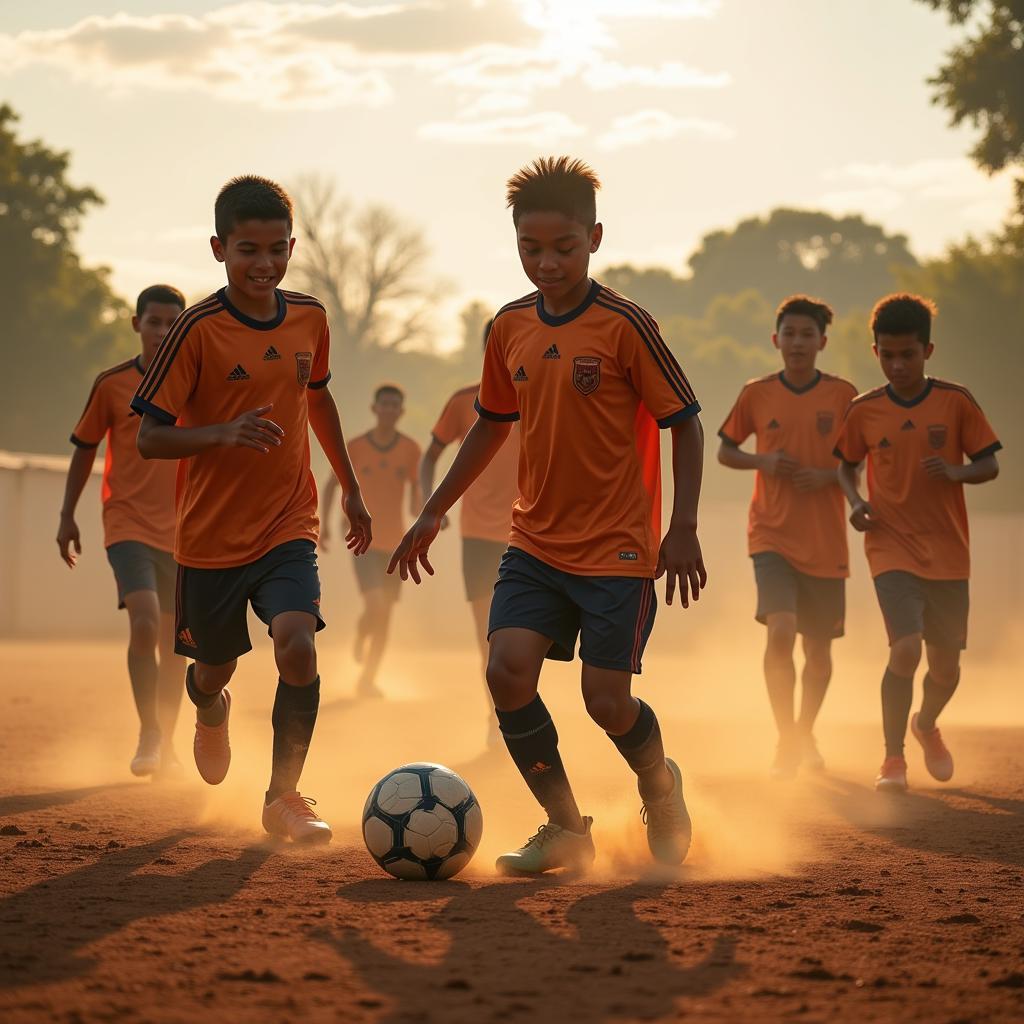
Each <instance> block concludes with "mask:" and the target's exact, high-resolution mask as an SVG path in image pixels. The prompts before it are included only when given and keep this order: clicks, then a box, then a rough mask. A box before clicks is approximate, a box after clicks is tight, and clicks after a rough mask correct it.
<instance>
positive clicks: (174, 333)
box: [131, 310, 202, 424]
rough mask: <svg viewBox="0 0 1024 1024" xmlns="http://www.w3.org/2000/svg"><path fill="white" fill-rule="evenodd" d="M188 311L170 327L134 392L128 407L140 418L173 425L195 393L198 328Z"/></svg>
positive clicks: (197, 368) (198, 341) (199, 336)
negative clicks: (143, 417) (151, 418)
mask: <svg viewBox="0 0 1024 1024" xmlns="http://www.w3.org/2000/svg"><path fill="white" fill-rule="evenodd" d="M189 312H190V311H189V310H186V311H185V312H184V313H182V314H181V316H180V317H178V319H177V320H175V322H174V323H173V324H172V325H171V329H170V330H169V331H168V332H167V337H166V338H164V340H163V341H162V342H161V343H160V348H159V349H158V350H157V353H156V356H155V357H154V359H153V362H152V363H151V364H150V366H149V369H148V370H147V371H146V376H145V377H143V378H142V383H141V384H140V385H139V389H138V391H136V392H135V397H134V398H133V399H132V402H131V407H132V411H133V412H137V413H138V414H139V415H140V416H152V417H153V418H154V419H156V420H159V421H160V422H161V423H167V424H173V423H174V422H175V421H176V420H177V418H178V416H179V415H180V413H181V410H182V408H183V407H184V406H185V404H186V402H188V400H189V398H190V397H191V395H192V392H193V391H194V390H195V387H196V384H197V383H198V381H199V345H200V338H201V330H202V328H201V327H200V326H198V322H197V321H196V320H195V319H193V318H191V317H190V316H189Z"/></svg>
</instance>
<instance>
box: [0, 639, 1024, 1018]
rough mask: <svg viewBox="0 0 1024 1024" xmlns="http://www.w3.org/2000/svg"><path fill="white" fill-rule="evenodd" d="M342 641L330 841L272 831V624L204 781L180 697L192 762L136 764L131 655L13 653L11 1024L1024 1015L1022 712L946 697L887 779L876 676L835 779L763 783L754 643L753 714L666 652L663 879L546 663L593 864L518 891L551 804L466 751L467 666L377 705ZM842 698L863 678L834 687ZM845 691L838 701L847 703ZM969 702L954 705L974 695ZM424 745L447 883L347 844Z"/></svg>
mask: <svg viewBox="0 0 1024 1024" xmlns="http://www.w3.org/2000/svg"><path fill="white" fill-rule="evenodd" d="M346 656H347V652H346V651H345V650H344V649H343V648H341V647H333V648H332V647H324V649H323V653H322V657H321V672H322V674H323V675H324V679H325V684H324V699H323V704H322V711H321V716H320V722H319V725H318V732H317V735H316V737H315V739H314V747H313V749H312V750H311V752H310V760H309V764H308V765H307V771H306V775H305V777H304V784H303V789H304V791H305V792H306V793H308V794H309V795H311V796H315V797H316V798H317V799H318V800H319V805H318V809H319V810H321V811H322V813H323V815H324V817H325V818H327V819H328V820H329V821H331V823H332V824H333V825H334V828H335V840H334V842H333V843H332V844H331V845H330V846H329V847H326V848H321V849H317V850H314V851H304V850H296V849H293V848H289V847H287V846H282V845H275V844H274V843H272V842H270V841H268V840H267V839H266V838H265V837H264V836H263V835H262V833H261V832H260V831H259V806H260V799H261V796H262V788H263V786H264V784H265V776H266V774H267V772H268V768H269V736H270V726H269V707H270V702H271V700H272V693H273V675H272V672H273V669H272V667H271V666H272V659H271V657H270V654H269V651H268V650H267V648H266V643H265V641H262V642H260V643H258V644H257V651H256V652H255V653H254V654H253V655H251V656H250V657H248V658H246V659H244V661H243V665H242V668H241V669H240V671H239V675H238V677H237V678H236V681H235V683H234V684H233V687H232V689H233V691H234V695H235V711H234V712H233V718H232V744H233V749H234V755H235V760H234V763H233V765H232V771H231V774H230V775H229V778H228V780H227V781H226V782H225V783H224V785H223V786H221V787H217V788H216V789H210V788H209V787H205V786H204V785H203V784H202V783H201V782H199V781H198V779H197V777H196V776H195V774H194V770H193V769H192V767H191V763H190V728H189V719H190V715H189V709H188V708H185V709H183V713H182V721H181V723H180V726H179V731H178V747H179V749H180V751H181V753H182V757H183V759H184V760H185V761H186V762H187V764H188V768H189V774H188V776H187V780H186V781H184V782H179V783H174V784H156V783H151V782H146V781H140V780H134V779H132V778H131V777H130V775H129V774H128V771H127V763H128V760H129V758H130V756H131V752H132V749H133V747H134V722H133V711H132V708H131V703H130V699H129V695H128V687H127V682H126V679H125V673H124V668H123V650H122V648H121V647H120V646H119V645H117V644H113V643H96V644H91V645H89V644H87V645H82V644H78V645H72V644H51V645H43V644H31V643H13V642H11V643H4V644H3V645H0V660H2V662H3V665H4V670H3V685H4V703H3V713H2V715H0V832H2V834H0V1020H2V1021H4V1022H5V1024H19V1022H29V1021H32V1022H35V1021H49V1020H55V1021H66V1022H68V1024H72V1022H85V1021H90V1022H91V1021H125V1022H134V1021H146V1022H149V1021H153V1022H172V1021H173V1022H178V1021H180V1022H190V1024H191V1022H203V1021H268V1022H289V1021H302V1022H307V1021H353V1022H355V1021H366V1022H396V1024H397V1022H434V1021H438V1022H441V1021H444V1022H454V1024H460V1022H476V1021H534V1022H537V1021H539V1022H546V1021H565V1020H570V1019H573V1020H576V1021H580V1022H591V1021H594V1022H605V1021H608V1022H613V1021H614V1022H626V1021H641V1020H642V1021H663V1020H664V1021H668V1020H683V1021H776V1020H778V1021H783V1020H785V1021H789V1020H795V1021H857V1022H870V1021H922V1022H929V1024H932V1022H938V1024H953V1022H955V1021H958V1022H968V1021H970V1022H976V1024H980V1022H983V1021H984V1022H987V1021H1021V1020H1024V729H1022V728H1020V727H1019V724H1009V725H1003V726H994V725H993V726H984V725H979V724H957V715H956V710H955V708H954V709H951V712H950V715H949V716H948V717H949V724H948V725H947V727H946V735H947V738H948V740H949V742H950V746H951V747H952V749H953V751H954V753H955V755H956V757H957V776H956V777H955V779H954V781H953V782H952V783H950V784H949V785H946V786H940V785H938V784H936V783H932V782H931V781H930V780H928V779H927V777H926V775H925V772H924V768H923V764H922V762H921V757H920V752H919V751H918V750H916V749H914V748H913V746H912V741H911V748H910V752H909V760H910V765H911V782H912V785H913V787H914V788H913V789H912V791H911V793H910V794H908V795H907V796H906V797H904V798H895V797H889V798H885V797H881V796H879V795H876V794H875V793H874V792H873V791H872V789H871V786H870V784H871V780H872V777H873V775H874V772H875V770H876V769H877V765H878V762H879V760H880V749H879V737H878V732H879V728H878V726H877V724H875V723H874V722H873V721H872V720H871V714H870V708H871V707H873V702H874V700H875V699H876V697H875V695H876V694H877V676H878V672H877V671H876V670H875V669H876V668H877V666H873V665H868V666H866V667H865V668H864V669H863V672H864V682H863V687H864V692H865V693H866V694H868V695H869V697H865V704H864V707H865V708H866V709H867V711H866V712H865V713H864V714H863V715H862V716H860V719H859V721H858V722H857V723H855V724H850V723H849V722H848V721H846V720H845V717H846V716H845V715H840V714H838V713H832V714H830V708H829V705H828V704H827V705H826V712H825V714H824V716H823V721H822V725H821V728H820V730H819V733H820V739H821V746H822V749H823V752H824V753H825V755H826V757H827V758H828V760H829V763H830V772H829V773H828V774H826V775H823V776H820V777H812V778H801V779H799V780H797V781H796V782H795V783H793V784H791V785H779V784H772V783H770V782H769V781H767V779H766V773H765V765H766V764H767V762H768V759H769V758H770V754H771V743H772V738H771V735H770V725H769V724H768V721H767V716H766V713H764V712H763V708H762V706H761V705H762V704H763V695H762V694H761V691H760V689H759V686H760V684H759V681H758V672H757V664H756V659H748V660H751V665H752V668H751V681H750V691H749V692H750V700H749V703H750V705H751V707H752V708H754V709H755V711H750V710H749V709H746V708H745V709H744V711H743V714H742V715H740V716H738V717H736V718H735V719H733V718H730V716H729V709H728V708H719V709H718V713H717V714H712V713H711V712H710V711H709V703H708V699H707V697H706V695H705V697H704V698H702V700H701V701H700V702H697V701H696V700H694V701H688V700H687V699H685V693H686V692H687V691H686V690H685V689H681V688H679V687H677V686H675V683H674V677H675V676H677V675H678V669H677V667H676V666H675V665H673V664H672V663H668V662H659V661H657V660H656V659H654V660H652V667H651V670H650V672H649V677H650V683H649V687H650V689H649V693H650V694H651V695H652V696H649V698H648V699H651V701H652V703H656V704H657V706H658V708H659V714H660V715H661V718H662V722H663V730H664V732H665V735H666V737H667V741H668V746H669V748H670V753H673V754H674V755H675V756H676V757H677V759H678V760H679V761H680V762H681V764H682V765H683V770H684V777H685V779H686V782H687V787H688V798H689V802H690V806H691V812H692V814H693V818H694V824H695V839H694V846H693V849H692V851H691V855H690V858H689V859H688V861H687V864H686V865H685V866H684V867H683V868H682V869H681V870H679V871H678V872H672V873H668V874H659V873H657V872H655V871H653V870H652V868H651V867H650V865H649V863H648V861H647V858H646V856H645V848H644V840H643V834H642V827H641V825H640V821H639V816H638V813H637V812H638V810H639V801H638V799H637V798H636V794H635V791H634V790H633V788H632V782H631V779H630V777H629V775H628V773H627V772H626V770H625V768H624V766H623V765H622V764H621V762H620V761H619V760H618V759H617V757H616V755H615V753H614V750H613V748H612V747H611V745H610V744H609V743H608V741H607V739H606V738H604V737H603V736H602V735H600V733H599V732H598V730H596V728H594V727H593V726H591V725H590V723H589V722H587V721H586V720H584V719H582V716H581V713H580V707H579V698H578V694H577V693H575V692H574V690H573V679H574V674H573V673H574V671H575V670H573V669H571V668H569V667H565V666H560V667H557V668H556V669H555V670H553V671H552V673H551V675H550V678H549V677H547V676H546V679H545V687H546V688H545V696H546V699H548V703H549V705H550V706H551V707H552V710H553V712H554V713H555V716H556V721H557V722H558V725H559V731H560V733H561V734H562V736H563V752H564V755H565V759H566V762H567V765H568V767H569V770H570V774H571V775H572V777H573V778H574V780H575V781H576V785H577V790H578V792H579V795H580V802H581V805H582V806H583V809H584V811H585V812H587V813H592V814H593V815H594V817H595V822H596V823H595V838H596V841H597V843H598V846H599V859H598V863H597V865H596V867H595V871H594V872H593V874H592V875H590V876H588V877H587V878H582V879H564V878H548V879H543V880H538V881H533V880H509V879H502V878H498V877H496V876H495V875H494V874H493V872H492V868H491V865H492V864H493V859H494V855H495V854H496V853H498V852H500V851H501V850H502V849H504V848H507V847H509V846H510V845H518V844H519V842H520V841H521V840H522V839H523V838H525V836H526V835H528V834H529V833H530V832H531V831H533V829H534V828H535V827H536V825H537V823H538V822H539V820H540V818H539V816H538V813H537V811H536V808H535V807H534V806H533V805H532V804H531V802H530V799H529V796H528V794H524V792H523V788H522V785H521V782H520V781H519V779H518V777H517V776H516V775H515V773H514V770H513V769H512V768H511V767H510V765H509V763H508V762H507V759H506V757H505V756H504V753H503V752H502V753H500V754H496V755H492V756H487V755H483V754H481V750H482V738H483V716H484V705H483V700H482V697H481V696H480V691H479V687H480V683H479V681H478V672H477V665H476V659H475V657H471V656H470V655H469V654H467V653H460V654H455V655H451V656H446V655H443V654H440V653H437V652H434V653H430V654H423V655H420V654H417V655H416V656H415V657H413V656H412V655H411V654H408V655H407V654H399V653H396V654H395V655H393V656H392V657H391V659H390V661H389V665H390V666H391V669H390V671H391V673H392V674H391V675H390V676H389V677H388V678H386V679H385V680H384V686H385V689H390V691H391V697H392V698H393V699H389V700H387V701H383V702H375V703H373V704H371V705H362V706H359V705H356V704H355V703H354V702H352V701H351V699H350V698H349V697H348V695H347V694H348V692H349V691H350V686H349V678H350V675H349V674H348V673H347V670H346V671H342V669H341V666H342V665H344V664H345V658H346ZM399 669H400V670H399ZM858 671H860V669H858ZM1014 675H1015V673H1014V672H1013V671H1012V670H1008V671H1007V683H1008V684H1009V683H1010V682H1011V681H1012V677H1013V676H1014ZM989 676H991V673H989ZM644 678H645V681H646V680H648V676H645V677H644ZM329 679H334V680H335V682H334V683H331V684H329V683H328V680H329ZM968 682H969V673H968V674H967V675H966V676H965V687H966V686H967V684H968ZM428 683H431V684H443V685H444V691H443V692H444V694H445V699H438V696H437V694H436V693H435V694H434V696H433V697H432V696H431V693H430V690H429V687H428V686H427V684H428ZM989 684H991V679H989V683H988V684H986V685H988V691H987V692H989V693H991V692H992V686H991V685H989ZM859 685H860V681H859V679H853V678H851V673H850V672H849V671H848V672H846V674H845V676H843V677H842V678H840V679H837V683H836V686H837V687H846V688H847V689H846V691H845V692H847V693H850V692H852V691H851V688H852V687H854V686H859ZM673 695H675V699H673ZM655 698H657V699H656V700H655ZM869 698H870V699H869ZM844 701H846V703H844ZM848 704H849V701H848V700H846V698H843V697H842V695H841V693H840V694H838V695H837V696H836V697H835V701H834V708H833V712H835V711H836V709H840V708H843V709H845V708H846V707H847V705H848ZM995 706H998V700H996V702H995ZM987 707H991V704H990V705H987ZM963 709H964V711H963V716H964V717H963V719H962V721H969V720H970V718H971V716H970V715H969V714H968V713H967V712H969V711H970V709H971V704H970V698H969V697H965V699H964V702H963ZM755 714H756V717H752V716H753V715H755ZM1007 721H1009V722H1011V723H1014V722H1016V723H1019V718H1015V716H1008V718H1007ZM421 759H428V760H437V761H443V762H444V763H447V764H449V765H450V766H451V767H453V768H455V769H456V770H458V771H460V772H461V773H462V774H463V775H464V777H465V778H466V779H467V781H469V782H470V784H471V785H472V786H473V788H474V789H475V791H476V793H477V795H478V797H479V799H480V802H481V804H482V806H483V809H484V816H485V835H484V842H483V844H482V847H481V850H480V852H479V853H478V854H477V857H476V858H475V860H474V861H473V862H472V863H471V864H470V866H469V867H468V868H467V869H466V871H465V872H463V874H462V875H461V876H460V877H459V878H457V879H455V880H453V881H450V882H440V883H413V882H398V881H395V880H392V879H390V878H388V877H386V876H385V875H383V874H382V873H381V872H380V871H379V869H377V867H376V865H375V864H374V863H373V861H372V860H371V858H370V857H369V855H368V854H367V853H366V851H365V849H364V847H363V844H362V841H361V838H360V835H359V812H360V809H361V807H362V803H363V800H364V798H365V795H366V792H367V791H368V789H369V787H370V785H371V784H372V783H373V782H374V781H375V780H376V778H378V777H379V776H380V775H382V774H384V772H386V771H388V770H389V769H391V768H394V767H397V766H398V765H399V764H401V763H403V762H405V761H411V760H421Z"/></svg>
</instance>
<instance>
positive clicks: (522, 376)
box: [512, 366, 530, 384]
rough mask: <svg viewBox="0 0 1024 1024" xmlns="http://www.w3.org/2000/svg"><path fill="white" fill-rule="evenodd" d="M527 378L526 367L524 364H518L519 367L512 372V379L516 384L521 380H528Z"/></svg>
mask: <svg viewBox="0 0 1024 1024" xmlns="http://www.w3.org/2000/svg"><path fill="white" fill-rule="evenodd" d="M529 379H530V378H529V377H527V376H526V367H525V366H520V367H519V369H518V370H516V372H515V373H514V374H512V380H513V381H514V382H515V383H516V384H520V383H522V382H523V381H525V380H529Z"/></svg>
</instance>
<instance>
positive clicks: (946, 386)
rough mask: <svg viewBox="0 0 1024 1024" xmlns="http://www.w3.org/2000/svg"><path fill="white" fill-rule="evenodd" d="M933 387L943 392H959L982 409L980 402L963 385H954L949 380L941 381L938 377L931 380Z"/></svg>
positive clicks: (977, 407)
mask: <svg viewBox="0 0 1024 1024" xmlns="http://www.w3.org/2000/svg"><path fill="white" fill-rule="evenodd" d="M931 382H932V387H936V388H939V389H940V390H941V391H959V392H960V394H961V395H963V396H964V397H965V398H967V399H968V400H969V401H970V403H971V404H972V405H973V406H974V407H975V408H976V409H980V408H981V406H980V405H979V404H978V400H977V399H976V398H975V397H974V395H972V394H971V393H970V391H968V390H967V388H965V387H964V386H963V384H954V383H953V382H952V381H949V380H939V379H938V378H937V377H932V378H931Z"/></svg>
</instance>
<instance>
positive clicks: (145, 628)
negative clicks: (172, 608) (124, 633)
mask: <svg viewBox="0 0 1024 1024" xmlns="http://www.w3.org/2000/svg"><path fill="white" fill-rule="evenodd" d="M159 640H160V623H159V621H158V620H157V618H156V617H155V616H153V615H146V614H141V615H133V616H132V618H131V624H130V629H129V634H128V646H129V647H130V648H131V652H132V654H152V653H153V652H154V651H155V650H156V648H157V643H158V642H159Z"/></svg>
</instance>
